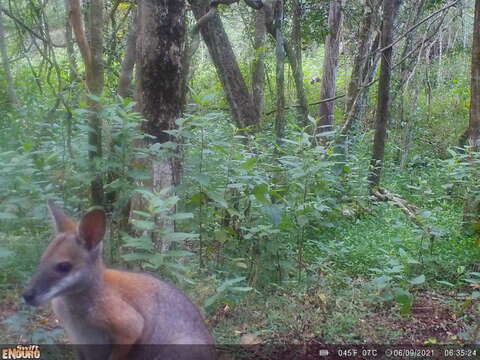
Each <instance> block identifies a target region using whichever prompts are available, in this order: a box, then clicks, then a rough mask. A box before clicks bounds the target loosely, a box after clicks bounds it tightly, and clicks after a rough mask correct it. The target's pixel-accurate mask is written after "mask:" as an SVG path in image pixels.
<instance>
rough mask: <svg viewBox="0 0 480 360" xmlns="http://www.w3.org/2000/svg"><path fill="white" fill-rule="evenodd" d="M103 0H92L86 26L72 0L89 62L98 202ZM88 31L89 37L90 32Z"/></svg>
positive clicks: (99, 199)
mask: <svg viewBox="0 0 480 360" xmlns="http://www.w3.org/2000/svg"><path fill="white" fill-rule="evenodd" d="M103 8H104V4H103V0H91V2H90V4H89V6H88V10H89V11H88V13H87V15H88V16H87V24H88V28H86V27H84V25H83V22H82V12H81V7H80V0H70V14H69V17H70V24H71V25H72V28H73V32H74V33H75V38H76V40H77V44H78V47H79V49H80V53H81V54H82V58H83V61H84V63H85V73H86V76H85V77H86V85H87V92H88V93H89V96H88V98H87V103H88V107H89V109H90V115H89V118H88V122H89V126H90V131H89V133H88V144H89V150H88V158H89V162H90V172H91V174H90V176H91V178H92V181H91V183H90V193H91V198H92V203H93V204H94V205H102V204H103V202H104V191H103V178H102V173H101V172H100V171H98V169H97V164H98V162H99V160H100V159H101V158H102V121H101V119H100V116H99V114H100V111H101V104H100V101H99V100H100V97H101V96H102V92H103V83H104V78H103V75H104V74H103ZM86 30H87V31H88V40H87V35H86Z"/></svg>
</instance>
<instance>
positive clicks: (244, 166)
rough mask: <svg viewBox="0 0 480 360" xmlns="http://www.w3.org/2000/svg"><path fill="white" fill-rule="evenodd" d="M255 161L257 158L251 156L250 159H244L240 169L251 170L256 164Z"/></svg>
mask: <svg viewBox="0 0 480 360" xmlns="http://www.w3.org/2000/svg"><path fill="white" fill-rule="evenodd" d="M257 161H258V159H257V158H256V157H254V156H253V157H251V158H250V159H248V160H247V161H245V162H244V163H243V164H241V165H240V167H241V168H242V169H245V170H247V171H251V170H253V168H254V167H255V165H256V164H257Z"/></svg>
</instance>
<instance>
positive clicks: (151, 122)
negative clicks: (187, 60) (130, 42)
mask: <svg viewBox="0 0 480 360" xmlns="http://www.w3.org/2000/svg"><path fill="white" fill-rule="evenodd" d="M137 32H138V33H137V49H136V53H137V56H136V59H137V61H136V67H137V72H136V73H137V91H136V98H137V109H138V111H139V112H140V113H142V115H143V117H144V118H145V119H146V122H145V123H144V125H143V130H144V131H145V133H146V134H148V135H150V136H152V137H153V139H149V140H146V141H147V142H150V143H152V142H154V143H165V142H167V141H174V139H173V138H172V137H171V136H170V135H169V134H167V133H166V132H165V131H167V130H173V129H176V128H177V125H176V122H175V121H176V120H177V119H178V118H179V117H180V116H181V115H182V111H183V107H184V103H185V87H184V76H185V74H184V69H183V56H184V52H185V1H184V0H170V1H166V2H162V1H156V0H141V1H140V4H139V7H138V30H137ZM151 160H152V163H151V167H152V188H153V189H154V190H155V191H156V192H159V191H161V190H163V189H166V188H172V187H173V186H174V185H176V184H178V182H179V177H180V173H181V166H180V163H179V162H178V160H176V158H169V159H160V160H158V159H151ZM172 211H173V209H172ZM156 221H157V226H158V228H167V229H170V230H171V231H173V229H174V223H173V221H171V220H167V219H156ZM156 247H157V248H159V249H161V250H162V251H165V250H167V249H168V248H169V247H170V244H169V243H168V242H167V241H166V240H165V239H162V238H161V237H160V238H157V239H156Z"/></svg>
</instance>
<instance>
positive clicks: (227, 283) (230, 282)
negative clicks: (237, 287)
mask: <svg viewBox="0 0 480 360" xmlns="http://www.w3.org/2000/svg"><path fill="white" fill-rule="evenodd" d="M243 280H245V276H241V277H237V278H234V279H228V280H225V281H224V282H223V283H222V284H221V285H220V286H219V287H218V289H217V291H218V292H219V293H221V292H223V291H224V290H225V289H227V288H229V287H231V286H232V285H233V284H236V283H239V282H240V281H243Z"/></svg>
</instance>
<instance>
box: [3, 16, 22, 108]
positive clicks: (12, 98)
mask: <svg viewBox="0 0 480 360" xmlns="http://www.w3.org/2000/svg"><path fill="white" fill-rule="evenodd" d="M0 55H1V57H2V66H3V71H4V72H5V80H6V81H7V96H8V102H9V104H10V105H11V106H12V107H17V106H18V97H17V92H16V91H15V85H14V82H13V76H12V71H11V70H10V59H9V58H8V50H7V39H6V36H5V27H4V24H3V12H2V11H0Z"/></svg>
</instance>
